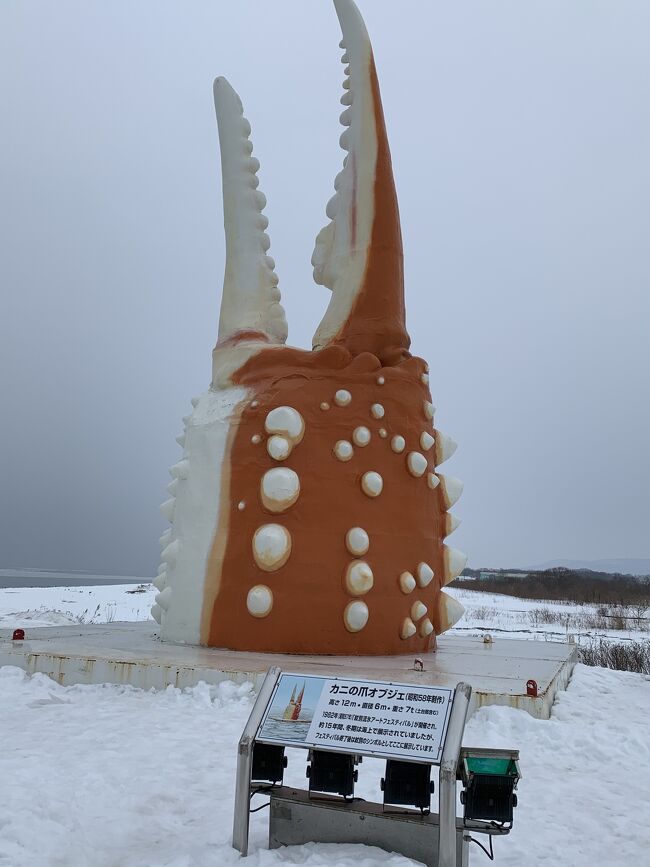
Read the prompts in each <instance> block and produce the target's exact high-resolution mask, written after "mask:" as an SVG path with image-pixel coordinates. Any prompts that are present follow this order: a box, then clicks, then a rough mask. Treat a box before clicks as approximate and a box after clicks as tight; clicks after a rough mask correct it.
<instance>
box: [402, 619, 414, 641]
mask: <svg viewBox="0 0 650 867" xmlns="http://www.w3.org/2000/svg"><path fill="white" fill-rule="evenodd" d="M416 632H417V629H416V628H415V623H413V621H412V620H411V618H410V617H405V618H404V620H403V622H402V628H401V629H400V631H399V635H400V638H401V639H402V640H403V641H406V639H407V638H411V636H412V635H415V633H416Z"/></svg>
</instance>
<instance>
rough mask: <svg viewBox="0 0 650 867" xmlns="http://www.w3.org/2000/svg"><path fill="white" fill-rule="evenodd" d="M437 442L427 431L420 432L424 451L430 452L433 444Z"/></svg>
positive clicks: (421, 445) (421, 446)
mask: <svg viewBox="0 0 650 867" xmlns="http://www.w3.org/2000/svg"><path fill="white" fill-rule="evenodd" d="M434 443H435V440H434V438H433V437H432V436H431V434H430V433H427V431H422V433H421V434H420V448H421V449H422V451H424V452H428V451H429V449H430V448H431V446H432V445H433V444H434Z"/></svg>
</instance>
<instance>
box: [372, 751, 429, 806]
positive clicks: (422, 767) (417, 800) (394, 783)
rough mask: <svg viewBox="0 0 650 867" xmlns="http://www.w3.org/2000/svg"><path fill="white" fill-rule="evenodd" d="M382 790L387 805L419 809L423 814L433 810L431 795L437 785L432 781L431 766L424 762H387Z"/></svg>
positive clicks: (391, 760) (390, 760)
mask: <svg viewBox="0 0 650 867" xmlns="http://www.w3.org/2000/svg"><path fill="white" fill-rule="evenodd" d="M380 785H381V790H382V792H383V793H384V807H385V806H386V804H401V805H404V806H411V807H418V808H419V809H420V810H422V812H424V811H425V810H426V811H428V810H430V809H431V793H432V792H433V791H434V789H435V784H434V782H433V781H432V780H431V765H427V764H423V763H422V762H398V761H394V760H393V759H388V760H387V761H386V776H385V777H382V780H381V784H380Z"/></svg>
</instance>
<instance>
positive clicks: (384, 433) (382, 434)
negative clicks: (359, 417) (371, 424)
mask: <svg viewBox="0 0 650 867" xmlns="http://www.w3.org/2000/svg"><path fill="white" fill-rule="evenodd" d="M377 433H378V434H379V436H380V437H381V438H382V439H383V440H385V439H386V437H387V436H388V431H387V430H386V428H385V427H380V428H379V430H378V431H377Z"/></svg>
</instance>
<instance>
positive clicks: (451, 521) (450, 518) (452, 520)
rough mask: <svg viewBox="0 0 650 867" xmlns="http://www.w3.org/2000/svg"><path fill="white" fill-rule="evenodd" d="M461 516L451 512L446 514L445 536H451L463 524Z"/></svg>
mask: <svg viewBox="0 0 650 867" xmlns="http://www.w3.org/2000/svg"><path fill="white" fill-rule="evenodd" d="M461 523H462V522H461V520H460V518H457V517H456V515H452V514H451V512H447V514H446V516H445V536H451V534H452V533H453V532H454V530H455V529H456V528H457V527H460V525H461Z"/></svg>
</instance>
